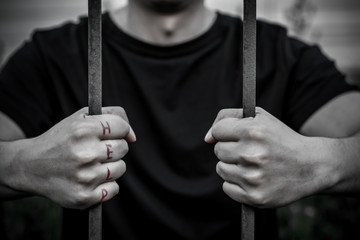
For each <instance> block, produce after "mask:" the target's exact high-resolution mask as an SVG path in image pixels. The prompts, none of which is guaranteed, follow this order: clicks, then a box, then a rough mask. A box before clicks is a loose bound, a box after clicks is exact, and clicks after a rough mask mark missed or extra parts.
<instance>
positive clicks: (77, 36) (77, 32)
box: [31, 17, 87, 49]
mask: <svg viewBox="0 0 360 240" xmlns="http://www.w3.org/2000/svg"><path fill="white" fill-rule="evenodd" d="M86 37H87V18H85V17H81V18H80V19H79V20H78V22H70V21H69V22H64V23H62V24H60V25H58V26H54V27H51V28H46V29H36V30H35V31H34V32H33V34H32V37H31V42H33V43H34V44H37V45H39V46H40V47H42V48H44V47H47V46H51V47H54V49H55V48H57V49H59V48H60V47H62V46H63V47H70V46H71V44H73V43H76V42H78V40H85V39H86Z"/></svg>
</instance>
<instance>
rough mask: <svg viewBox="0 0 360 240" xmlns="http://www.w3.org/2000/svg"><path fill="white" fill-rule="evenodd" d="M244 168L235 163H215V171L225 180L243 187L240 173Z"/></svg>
mask: <svg viewBox="0 0 360 240" xmlns="http://www.w3.org/2000/svg"><path fill="white" fill-rule="evenodd" d="M243 172H244V169H242V167H241V166H239V165H235V164H228V163H224V162H221V161H220V162H218V163H217V165H216V173H217V174H218V175H219V176H220V177H221V178H222V179H223V180H224V181H226V182H230V183H233V184H237V185H239V186H242V187H243V185H244V184H243V182H242V173H243Z"/></svg>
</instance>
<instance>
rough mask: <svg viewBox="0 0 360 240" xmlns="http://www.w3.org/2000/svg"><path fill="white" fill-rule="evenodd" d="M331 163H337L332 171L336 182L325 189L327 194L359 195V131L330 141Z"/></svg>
mask: <svg viewBox="0 0 360 240" xmlns="http://www.w3.org/2000/svg"><path fill="white" fill-rule="evenodd" d="M330 141H333V142H334V144H331V146H332V149H329V151H330V152H332V153H334V154H332V157H333V159H331V160H332V161H333V162H337V168H336V169H334V173H333V174H335V175H337V176H338V177H337V179H338V180H337V182H336V183H335V185H333V187H331V188H329V189H326V190H325V191H324V193H327V194H340V195H341V194H345V195H347V194H350V195H352V194H356V195H360V131H359V132H357V133H356V134H354V135H353V136H351V137H348V138H341V139H331V140H330Z"/></svg>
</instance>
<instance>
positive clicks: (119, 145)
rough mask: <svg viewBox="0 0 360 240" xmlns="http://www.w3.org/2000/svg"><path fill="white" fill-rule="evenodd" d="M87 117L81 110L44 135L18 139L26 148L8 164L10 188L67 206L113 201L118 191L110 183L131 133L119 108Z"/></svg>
mask: <svg viewBox="0 0 360 240" xmlns="http://www.w3.org/2000/svg"><path fill="white" fill-rule="evenodd" d="M86 113H87V108H84V109H81V110H80V111H78V112H76V113H74V114H73V115H71V116H69V117H68V118H66V119H64V120H63V121H61V122H59V123H58V124H57V125H55V126H54V127H53V128H51V129H50V130H48V131H47V132H46V133H44V134H42V135H40V136H38V137H36V138H33V139H25V140H22V141H23V142H22V141H20V143H21V142H22V143H23V144H27V146H28V147H26V148H22V149H24V150H23V151H20V152H19V153H18V155H17V158H16V159H15V160H14V161H13V162H12V163H11V167H10V168H9V169H10V170H11V173H12V174H11V173H10V174H9V175H8V176H10V177H9V179H8V182H10V183H11V184H10V187H12V188H14V189H16V190H21V191H24V192H29V193H32V194H36V195H41V196H44V197H47V198H49V199H51V200H53V201H54V202H56V203H58V204H60V205H61V206H63V207H68V208H80V209H83V208H87V207H89V206H91V205H93V204H96V203H99V202H103V201H107V200H109V199H111V198H112V197H114V196H115V195H116V194H117V193H118V191H119V186H118V184H117V183H116V182H115V180H116V179H118V178H119V177H121V176H122V175H123V174H124V173H125V170H126V166H125V163H124V161H123V160H121V159H122V158H123V157H124V156H125V154H126V153H127V152H128V143H127V142H134V141H135V140H136V138H135V134H134V131H133V130H132V128H131V127H130V125H129V123H128V119H127V116H126V113H125V111H124V110H123V109H122V108H120V107H107V108H103V113H104V114H103V115H96V116H89V115H87V114H86ZM11 176H16V177H13V178H12V177H11Z"/></svg>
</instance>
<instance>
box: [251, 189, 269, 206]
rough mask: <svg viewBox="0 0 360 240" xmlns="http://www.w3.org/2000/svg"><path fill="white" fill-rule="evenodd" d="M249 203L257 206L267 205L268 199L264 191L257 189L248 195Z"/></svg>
mask: <svg viewBox="0 0 360 240" xmlns="http://www.w3.org/2000/svg"><path fill="white" fill-rule="evenodd" d="M248 200H249V203H250V204H251V205H253V206H255V207H257V208H264V207H266V204H267V200H266V197H265V195H264V194H263V193H262V192H259V191H256V192H253V193H252V194H249V196H248Z"/></svg>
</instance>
